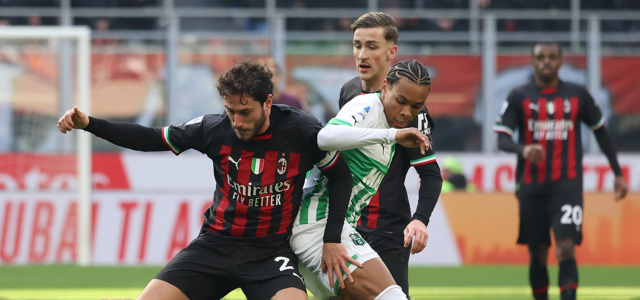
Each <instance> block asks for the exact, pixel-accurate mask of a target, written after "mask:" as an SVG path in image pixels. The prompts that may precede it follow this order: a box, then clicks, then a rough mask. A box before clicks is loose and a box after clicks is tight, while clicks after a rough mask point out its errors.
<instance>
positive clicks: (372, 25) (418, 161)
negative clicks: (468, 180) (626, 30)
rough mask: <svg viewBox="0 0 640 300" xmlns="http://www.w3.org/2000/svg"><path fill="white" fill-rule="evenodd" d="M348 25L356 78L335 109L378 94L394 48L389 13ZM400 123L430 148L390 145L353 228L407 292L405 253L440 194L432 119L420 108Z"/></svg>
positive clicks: (423, 233) (418, 238)
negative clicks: (414, 193)
mask: <svg viewBox="0 0 640 300" xmlns="http://www.w3.org/2000/svg"><path fill="white" fill-rule="evenodd" d="M351 28H352V30H353V53H354V58H355V60H356V66H357V67H358V77H355V78H353V79H351V80H349V81H348V82H347V83H345V84H344V85H343V86H342V89H341V90H340V102H339V103H340V108H342V106H344V105H345V104H346V103H347V102H349V101H350V100H351V99H353V98H355V97H356V96H358V95H362V94H369V93H378V92H379V91H380V89H381V87H382V83H383V81H384V79H385V77H386V76H387V73H388V72H389V70H390V69H391V64H390V63H391V60H393V58H395V55H396V52H397V46H396V43H397V39H398V29H397V27H396V24H395V21H394V20H393V18H392V17H391V16H389V15H387V14H385V13H380V12H373V13H367V14H364V15H362V16H361V17H360V18H358V20H356V21H355V22H354V24H353V25H351ZM396 101H398V102H399V103H400V104H401V105H406V103H407V102H406V101H404V100H403V99H396ZM404 126H406V127H414V128H418V129H419V130H420V131H422V133H424V135H426V136H427V137H429V140H431V147H430V148H429V150H428V151H427V152H426V153H425V154H422V153H421V152H420V149H419V148H406V147H403V146H401V145H396V151H395V154H394V156H393V159H392V160H391V164H390V165H389V171H388V172H387V174H386V176H385V177H384V179H383V180H382V182H381V183H380V187H379V188H378V192H377V193H376V194H375V196H373V198H371V202H369V205H367V207H365V208H364V209H363V210H362V215H361V217H360V220H359V221H358V226H357V230H358V232H359V233H360V234H361V235H362V236H363V237H364V238H365V240H366V241H367V242H368V243H369V244H370V245H371V247H372V248H373V249H374V250H375V251H376V252H377V253H378V255H380V258H381V259H382V261H383V262H384V263H385V265H386V266H387V268H388V269H389V271H390V272H391V275H392V276H393V279H394V280H395V281H396V284H398V285H399V286H400V287H401V288H402V291H403V292H404V293H405V294H406V295H409V256H410V254H411V253H413V254H415V253H418V252H420V251H422V250H423V249H424V248H425V246H426V242H427V238H428V234H427V225H428V224H429V219H430V217H431V213H432V212H433V209H434V207H435V205H436V203H437V201H438V198H439V197H440V191H441V189H442V176H441V175H440V168H439V167H438V163H437V162H436V155H435V150H434V148H433V140H432V139H431V130H432V129H433V127H434V122H433V120H432V119H431V116H430V115H429V112H428V110H427V108H426V107H424V106H423V107H422V111H421V112H420V113H419V114H418V117H417V118H415V119H414V120H413V121H412V122H411V123H409V124H404ZM411 167H414V168H415V169H416V171H417V172H418V175H419V176H420V190H419V200H418V207H417V209H416V212H415V213H414V214H413V216H412V215H411V208H410V206H409V198H408V196H407V190H406V188H405V185H404V181H405V178H406V176H407V172H408V171H409V169H410V168H411ZM414 237H415V240H414ZM412 240H413V245H411V242H412ZM409 246H411V247H409Z"/></svg>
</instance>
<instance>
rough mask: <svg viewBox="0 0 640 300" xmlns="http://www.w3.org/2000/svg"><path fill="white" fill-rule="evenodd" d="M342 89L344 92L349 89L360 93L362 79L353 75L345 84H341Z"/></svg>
mask: <svg viewBox="0 0 640 300" xmlns="http://www.w3.org/2000/svg"><path fill="white" fill-rule="evenodd" d="M342 90H344V91H345V92H346V91H349V92H355V93H357V94H360V91H362V80H361V79H360V77H358V76H356V77H353V78H351V80H349V81H347V82H345V84H343V85H342Z"/></svg>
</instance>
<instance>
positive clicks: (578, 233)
mask: <svg viewBox="0 0 640 300" xmlns="http://www.w3.org/2000/svg"><path fill="white" fill-rule="evenodd" d="M549 214H550V215H551V224H552V226H553V235H554V236H555V239H556V240H559V239H572V240H573V241H574V242H575V243H576V244H577V245H580V243H582V220H583V196H582V191H567V192H563V193H557V194H555V195H553V198H552V200H551V205H550V206H549Z"/></svg>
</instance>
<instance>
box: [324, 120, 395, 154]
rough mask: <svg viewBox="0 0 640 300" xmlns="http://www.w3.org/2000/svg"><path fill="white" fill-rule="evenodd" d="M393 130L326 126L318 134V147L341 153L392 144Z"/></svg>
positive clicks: (393, 140)
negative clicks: (370, 146)
mask: <svg viewBox="0 0 640 300" xmlns="http://www.w3.org/2000/svg"><path fill="white" fill-rule="evenodd" d="M397 131H398V130H397V129H395V128H389V129H373V128H359V127H351V126H346V125H334V124H328V125H327V126H325V127H324V128H322V130H320V132H318V147H319V148H320V149H321V150H324V151H330V150H336V151H343V150H349V149H355V148H360V147H364V146H369V145H379V144H393V143H395V142H396V132H397Z"/></svg>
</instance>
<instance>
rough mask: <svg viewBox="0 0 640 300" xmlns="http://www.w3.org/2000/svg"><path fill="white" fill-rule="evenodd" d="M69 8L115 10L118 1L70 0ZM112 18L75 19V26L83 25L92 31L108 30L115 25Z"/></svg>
mask: <svg viewBox="0 0 640 300" xmlns="http://www.w3.org/2000/svg"><path fill="white" fill-rule="evenodd" d="M71 7H82V8H112V7H113V8H115V7H118V0H71ZM114 23H115V19H113V18H75V20H74V24H75V25H85V26H89V27H91V29H93V30H110V29H111V28H115V27H116V24H114Z"/></svg>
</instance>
